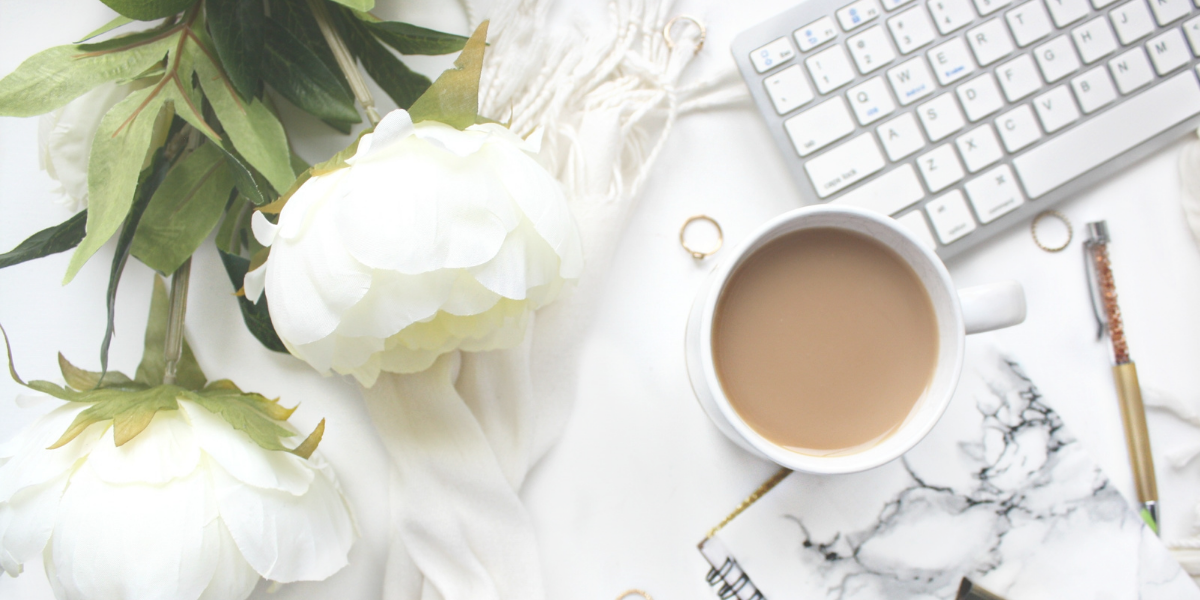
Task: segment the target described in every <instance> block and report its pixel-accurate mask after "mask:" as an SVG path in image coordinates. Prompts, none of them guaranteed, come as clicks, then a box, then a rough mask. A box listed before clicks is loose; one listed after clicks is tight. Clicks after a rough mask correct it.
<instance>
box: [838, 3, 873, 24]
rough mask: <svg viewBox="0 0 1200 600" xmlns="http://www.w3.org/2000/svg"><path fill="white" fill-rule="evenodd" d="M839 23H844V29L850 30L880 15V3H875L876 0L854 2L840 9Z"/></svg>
mask: <svg viewBox="0 0 1200 600" xmlns="http://www.w3.org/2000/svg"><path fill="white" fill-rule="evenodd" d="M836 14H837V20H838V23H841V24H842V29H844V30H846V31H850V30H851V29H854V28H855V27H858V26H859V25H862V24H863V23H866V22H867V21H870V20H871V19H874V18H875V17H878V16H879V5H878V4H875V0H858V2H855V3H854V4H851V5H849V6H846V7H843V8H840V9H838V11H837V13H836Z"/></svg>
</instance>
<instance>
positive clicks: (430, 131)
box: [416, 121, 498, 156]
mask: <svg viewBox="0 0 1200 600" xmlns="http://www.w3.org/2000/svg"><path fill="white" fill-rule="evenodd" d="M497 127H498V126H497ZM416 133H417V137H419V138H421V139H422V140H424V141H426V142H428V143H429V144H431V145H434V146H437V147H438V148H441V149H443V150H446V151H447V152H451V153H454V154H457V155H458V156H470V155H472V154H474V153H476V152H479V148H480V147H481V146H483V144H484V143H486V142H487V141H488V137H489V136H488V132H487V131H486V130H483V131H480V130H478V129H476V128H474V127H468V128H467V129H466V131H459V130H457V129H455V128H453V127H451V126H449V125H447V124H445V123H439V122H438V121H421V122H420V123H418V124H417V131H416Z"/></svg>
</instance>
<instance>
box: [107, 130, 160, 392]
mask: <svg viewBox="0 0 1200 600" xmlns="http://www.w3.org/2000/svg"><path fill="white" fill-rule="evenodd" d="M170 166H171V165H170V162H169V161H168V160H167V159H166V157H165V156H164V153H163V149H162V148H159V149H158V150H157V151H156V152H155V153H154V159H153V160H151V161H150V167H149V168H147V169H146V170H145V171H143V172H142V176H141V181H139V182H138V188H137V192H136V193H137V201H136V202H134V203H133V206H132V207H131V208H130V210H129V214H128V215H127V216H126V217H125V226H124V227H123V228H122V229H121V236H120V237H119V238H117V249H116V251H115V252H114V253H113V262H112V268H111V269H110V270H109V274H108V293H107V294H106V296H105V300H106V301H107V303H108V326H107V327H106V328H105V329H104V341H103V342H101V344H100V373H101V376H103V374H104V373H105V372H106V371H108V346H109V344H111V343H112V336H113V328H114V325H115V322H116V316H117V313H116V310H117V286H118V285H120V283H121V273H123V272H124V271H125V263H126V262H127V261H128V260H129V247H130V246H131V245H132V244H133V237H134V235H135V233H136V232H137V228H138V223H139V222H140V221H141V220H142V214H143V213H144V212H145V210H146V206H147V205H149V204H150V198H151V197H152V196H153V195H154V192H155V191H156V190H157V189H158V186H159V185H160V184H162V182H163V179H164V178H165V177H166V175H167V169H168V168H169V167H170Z"/></svg>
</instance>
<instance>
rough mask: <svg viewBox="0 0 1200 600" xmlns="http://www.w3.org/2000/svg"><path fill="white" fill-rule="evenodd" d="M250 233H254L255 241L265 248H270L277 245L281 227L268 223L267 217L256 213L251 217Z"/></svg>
mask: <svg viewBox="0 0 1200 600" xmlns="http://www.w3.org/2000/svg"><path fill="white" fill-rule="evenodd" d="M250 231H253V232H254V239H256V240H258V243H260V244H262V245H264V246H270V245H271V244H274V243H275V236H276V235H278V234H279V226H278V225H276V224H274V223H272V222H270V221H268V220H267V215H264V214H262V213H261V212H259V211H257V210H256V211H254V213H253V214H252V215H250Z"/></svg>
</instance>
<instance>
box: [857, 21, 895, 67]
mask: <svg viewBox="0 0 1200 600" xmlns="http://www.w3.org/2000/svg"><path fill="white" fill-rule="evenodd" d="M846 45H847V46H849V47H850V56H852V57H854V64H855V65H856V66H858V72H859V73H862V74H863V75H866V74H867V73H870V72H871V71H874V70H875V69H878V68H879V67H882V66H884V65H886V64H888V63H890V62H892V59H894V58H896V51H895V50H892V45H891V44H889V43H888V41H887V34H886V33H884V32H883V27H882V26H878V25H877V26H875V27H872V28H870V29H868V30H866V31H864V32H862V33H860V34H858V35H856V36H854V37H852V38H850V40H849V41H848V42H847V44H846Z"/></svg>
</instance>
